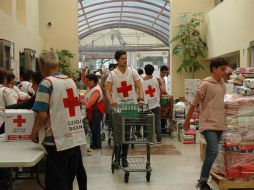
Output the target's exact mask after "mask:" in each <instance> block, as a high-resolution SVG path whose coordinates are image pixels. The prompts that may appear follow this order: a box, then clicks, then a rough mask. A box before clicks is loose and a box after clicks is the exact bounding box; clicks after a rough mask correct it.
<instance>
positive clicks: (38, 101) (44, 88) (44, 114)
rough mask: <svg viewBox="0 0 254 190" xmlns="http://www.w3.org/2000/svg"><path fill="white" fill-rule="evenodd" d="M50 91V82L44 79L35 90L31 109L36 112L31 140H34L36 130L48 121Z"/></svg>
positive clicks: (36, 134)
mask: <svg viewBox="0 0 254 190" xmlns="http://www.w3.org/2000/svg"><path fill="white" fill-rule="evenodd" d="M51 93H52V84H51V82H50V81H49V80H47V79H44V80H43V81H42V82H41V83H40V85H39V88H38V90H37V92H36V97H35V102H34V105H33V111H35V112H36V113H37V115H36V117H35V121H34V126H33V129H32V133H31V140H32V141H33V142H36V138H37V136H38V132H39V130H40V129H41V128H43V127H45V125H46V123H47V121H48V112H49V101H50V95H51Z"/></svg>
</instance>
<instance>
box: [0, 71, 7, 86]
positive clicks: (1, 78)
mask: <svg viewBox="0 0 254 190" xmlns="http://www.w3.org/2000/svg"><path fill="white" fill-rule="evenodd" d="M5 80H7V71H6V70H5V69H3V68H0V84H3V83H4V82H5Z"/></svg>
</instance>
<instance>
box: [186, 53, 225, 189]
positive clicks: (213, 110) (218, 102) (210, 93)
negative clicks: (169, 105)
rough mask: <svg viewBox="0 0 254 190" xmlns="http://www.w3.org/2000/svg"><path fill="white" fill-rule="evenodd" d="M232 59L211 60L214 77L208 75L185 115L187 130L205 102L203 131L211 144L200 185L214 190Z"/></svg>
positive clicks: (200, 125)
mask: <svg viewBox="0 0 254 190" xmlns="http://www.w3.org/2000/svg"><path fill="white" fill-rule="evenodd" d="M227 65H228V62H227V61H226V60H225V59H222V58H219V59H215V60H213V61H212V62H211V63H210V71H211V73H212V74H211V76H209V77H207V78H205V79H204V80H203V81H202V82H201V84H200V86H199V87H198V88H197V91H196V95H195V97H194V99H193V101H192V102H191V105H190V108H189V111H188V114H187V116H186V118H185V123H184V126H183V127H184V129H185V130H187V129H189V128H190V118H191V116H192V114H193V112H194V109H195V107H196V106H197V105H198V104H199V103H200V104H201V114H200V118H199V121H200V124H199V127H200V133H201V134H203V135H204V137H205V140H206V143H207V147H206V155H205V159H204V163H203V166H202V170H201V175H200V179H199V181H198V184H197V187H198V188H199V189H201V190H210V189H211V188H210V186H209V185H208V184H207V181H208V178H209V174H210V170H211V168H212V165H213V162H214V160H215V159H216V156H217V154H218V147H219V141H220V138H221V135H222V132H223V131H224V130H225V110H224V95H225V93H226V86H225V83H224V81H223V77H224V75H225V71H226V68H227Z"/></svg>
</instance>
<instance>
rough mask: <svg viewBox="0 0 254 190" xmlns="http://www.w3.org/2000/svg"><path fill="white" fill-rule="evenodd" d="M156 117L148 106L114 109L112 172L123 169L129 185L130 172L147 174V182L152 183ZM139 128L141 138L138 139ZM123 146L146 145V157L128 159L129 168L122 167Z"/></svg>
mask: <svg viewBox="0 0 254 190" xmlns="http://www.w3.org/2000/svg"><path fill="white" fill-rule="evenodd" d="M154 119H155V116H154V114H153V112H151V111H150V110H149V109H148V105H142V106H140V105H134V104H127V105H119V106H116V107H112V122H113V134H114V135H113V136H114V138H113V139H114V148H113V153H112V160H111V161H112V163H111V170H112V173H114V170H115V169H119V168H120V169H122V170H123V171H124V172H125V175H124V181H125V183H128V181H129V173H130V172H145V173H146V180H147V182H149V181H150V176H151V171H152V168H151V163H150V143H151V142H153V136H154V125H155V124H154V122H155V120H154ZM137 128H141V130H140V131H138V132H139V133H140V134H141V137H137V135H136V134H137V133H136V132H137V131H136V129H137ZM121 144H131V145H132V144H133V145H134V144H143V145H146V159H145V157H129V156H128V157H127V160H128V163H129V164H128V167H122V166H121V165H120V152H121Z"/></svg>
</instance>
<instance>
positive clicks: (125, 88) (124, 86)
mask: <svg viewBox="0 0 254 190" xmlns="http://www.w3.org/2000/svg"><path fill="white" fill-rule="evenodd" d="M121 85H122V86H121V87H119V88H117V92H118V93H123V97H124V98H126V97H128V96H129V91H131V90H132V86H131V85H127V82H126V81H122V82H121Z"/></svg>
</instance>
